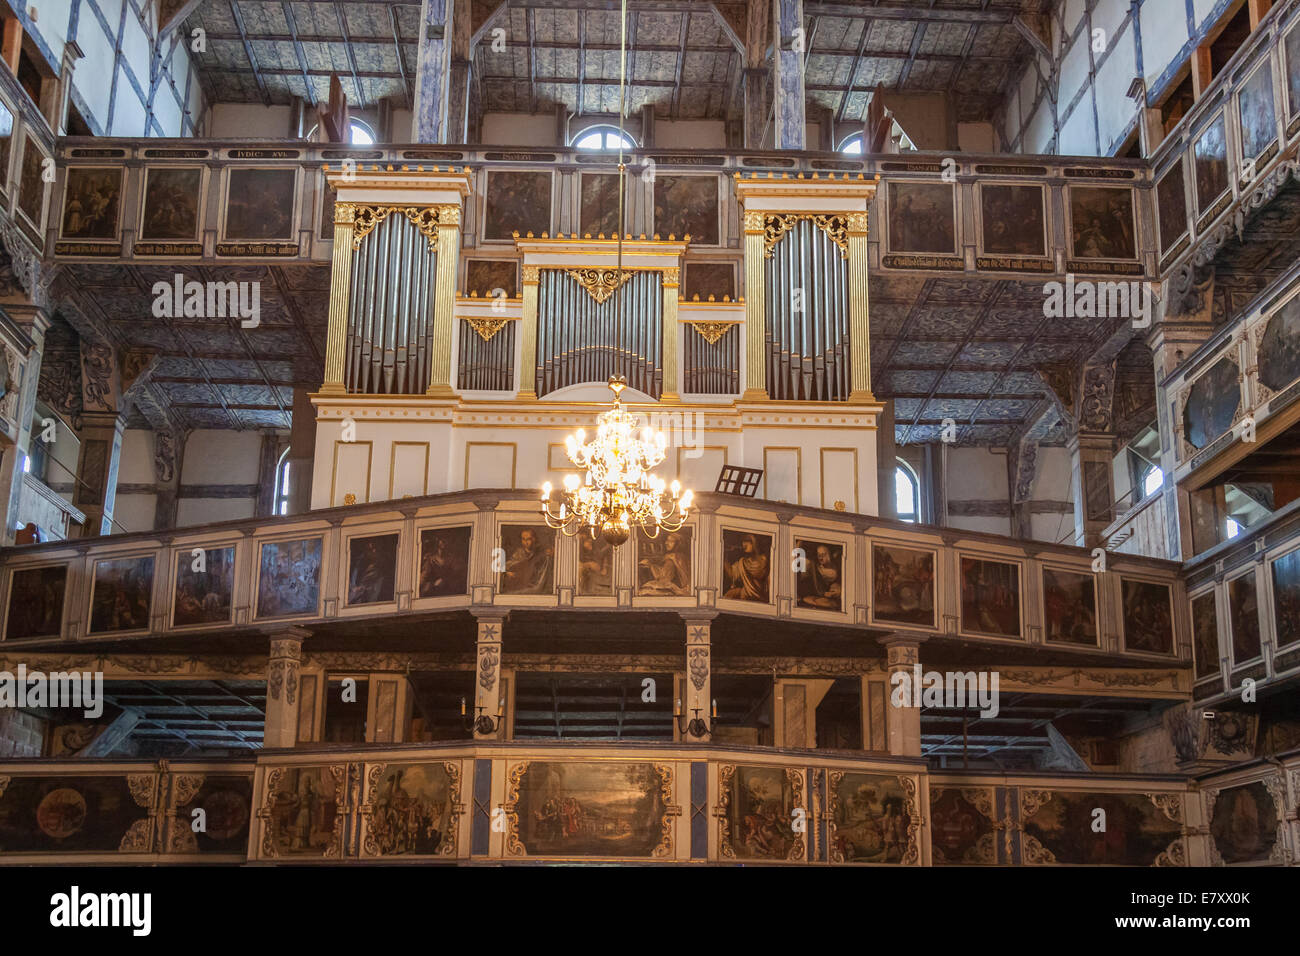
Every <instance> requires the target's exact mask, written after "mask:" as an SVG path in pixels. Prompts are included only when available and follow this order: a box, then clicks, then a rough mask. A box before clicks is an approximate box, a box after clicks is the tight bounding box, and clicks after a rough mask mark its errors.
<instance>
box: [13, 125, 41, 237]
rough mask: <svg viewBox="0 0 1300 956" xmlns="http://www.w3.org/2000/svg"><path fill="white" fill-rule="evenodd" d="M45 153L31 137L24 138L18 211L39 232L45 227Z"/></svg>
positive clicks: (19, 176) (19, 174)
mask: <svg viewBox="0 0 1300 956" xmlns="http://www.w3.org/2000/svg"><path fill="white" fill-rule="evenodd" d="M46 159H47V157H46V155H45V152H44V151H43V150H42V149H41V146H40V144H39V143H37V142H36V140H34V139H32V137H31V136H29V135H24V136H23V153H22V160H21V162H20V165H19V171H18V211H19V212H20V213H22V214H23V216H24V218H26V220H27V224H28V225H29V226H31V227H32V228H33V229H34V230H36V231H37V232H40V231H41V230H42V229H43V228H44V226H45V222H44V216H45V187H46V183H45V176H44V175H43V174H44V172H45V165H44V164H45V160H46Z"/></svg>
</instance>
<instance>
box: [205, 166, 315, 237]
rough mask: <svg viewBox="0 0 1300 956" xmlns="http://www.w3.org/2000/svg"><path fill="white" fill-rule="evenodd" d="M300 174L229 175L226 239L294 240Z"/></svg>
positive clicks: (253, 172) (270, 171) (255, 171)
mask: <svg viewBox="0 0 1300 956" xmlns="http://www.w3.org/2000/svg"><path fill="white" fill-rule="evenodd" d="M296 191H297V170H294V169H242V168H234V169H231V170H230V172H229V180H228V182H227V189H226V217H225V231H224V233H223V237H224V238H226V239H234V240H266V239H279V240H289V239H293V238H294V235H295V233H294V230H295V226H296V224H295V223H294V216H293V210H294V198H295V193H296Z"/></svg>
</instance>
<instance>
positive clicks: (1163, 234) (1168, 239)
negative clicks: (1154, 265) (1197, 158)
mask: <svg viewBox="0 0 1300 956" xmlns="http://www.w3.org/2000/svg"><path fill="white" fill-rule="evenodd" d="M1156 206H1157V211H1158V214H1159V218H1158V225H1159V228H1160V253H1161V254H1162V255H1163V254H1164V253H1166V252H1168V251H1169V250H1170V249H1171V248H1173V245H1174V243H1176V242H1177V241H1178V240H1179V239H1181V238H1182V237H1183V236H1184V234H1186V232H1187V189H1186V184H1185V182H1184V176H1183V157H1182V156H1179V157H1178V159H1176V160H1175V161H1174V164H1173V165H1172V166H1170V167H1169V168H1168V169H1167V170H1165V174H1164V175H1163V176H1161V177H1160V181H1159V182H1157V183H1156Z"/></svg>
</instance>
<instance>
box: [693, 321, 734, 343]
mask: <svg viewBox="0 0 1300 956" xmlns="http://www.w3.org/2000/svg"><path fill="white" fill-rule="evenodd" d="M689 324H690V326H691V328H693V329H694V330H695V331H696V332H698V333H699V334H700V337H701V338H703V339H704V341H706V342H708V343H709V344H710V345H717V344H718V339H720V338H722V337H723V336H724V335H726V334H727V332H728V331H729V330H731V329H733V328H735V327H736V325H738V324H739V323H736V322H705V321H699V322H691V323H689Z"/></svg>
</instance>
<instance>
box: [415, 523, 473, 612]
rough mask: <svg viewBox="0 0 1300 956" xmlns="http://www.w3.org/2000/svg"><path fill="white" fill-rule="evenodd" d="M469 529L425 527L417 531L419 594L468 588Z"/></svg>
mask: <svg viewBox="0 0 1300 956" xmlns="http://www.w3.org/2000/svg"><path fill="white" fill-rule="evenodd" d="M469 530H470V529H469V528H467V527H466V528H425V529H424V530H423V531H421V532H420V590H419V595H420V597H422V598H428V597H446V596H448V595H451V594H465V593H467V592H468V591H469Z"/></svg>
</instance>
